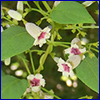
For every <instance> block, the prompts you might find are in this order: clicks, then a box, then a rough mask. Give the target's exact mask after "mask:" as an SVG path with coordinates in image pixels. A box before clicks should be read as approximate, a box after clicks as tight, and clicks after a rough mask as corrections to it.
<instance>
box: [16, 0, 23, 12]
mask: <svg viewBox="0 0 100 100" xmlns="http://www.w3.org/2000/svg"><path fill="white" fill-rule="evenodd" d="M17 11H18V12H20V13H21V14H22V13H23V1H18V2H17Z"/></svg>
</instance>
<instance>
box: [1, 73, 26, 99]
mask: <svg viewBox="0 0 100 100" xmlns="http://www.w3.org/2000/svg"><path fill="white" fill-rule="evenodd" d="M27 86H28V83H27V80H25V79H22V80H20V79H17V78H15V77H13V76H10V75H4V76H2V77H1V99H19V98H20V97H21V96H22V94H23V93H24V92H25V90H26V88H27Z"/></svg>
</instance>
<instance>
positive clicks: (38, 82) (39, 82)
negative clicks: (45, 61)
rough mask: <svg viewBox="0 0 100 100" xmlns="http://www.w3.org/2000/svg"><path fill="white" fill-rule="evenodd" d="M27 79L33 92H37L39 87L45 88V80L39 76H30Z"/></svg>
mask: <svg viewBox="0 0 100 100" xmlns="http://www.w3.org/2000/svg"><path fill="white" fill-rule="evenodd" d="M27 79H28V80H29V82H30V88H31V89H32V91H33V92H38V91H39V90H40V87H41V86H43V87H44V86H45V80H44V79H43V76H42V75H41V74H36V75H35V76H34V75H32V74H31V75H29V76H28V77H27Z"/></svg>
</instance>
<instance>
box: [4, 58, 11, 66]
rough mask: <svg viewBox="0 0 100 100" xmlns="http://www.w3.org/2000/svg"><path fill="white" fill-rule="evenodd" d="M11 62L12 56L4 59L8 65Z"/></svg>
mask: <svg viewBox="0 0 100 100" xmlns="http://www.w3.org/2000/svg"><path fill="white" fill-rule="evenodd" d="M10 62H11V58H8V59H5V60H4V64H5V65H7V66H8V65H9V64H10Z"/></svg>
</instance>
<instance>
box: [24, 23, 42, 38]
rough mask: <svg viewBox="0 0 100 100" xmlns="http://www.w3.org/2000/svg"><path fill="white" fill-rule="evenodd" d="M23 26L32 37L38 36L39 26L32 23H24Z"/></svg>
mask: <svg viewBox="0 0 100 100" xmlns="http://www.w3.org/2000/svg"><path fill="white" fill-rule="evenodd" d="M25 28H26V30H27V32H28V33H29V34H30V35H31V36H32V37H33V38H38V35H39V34H40V33H41V30H42V29H41V28H40V27H39V26H37V25H35V24H34V23H26V25H25Z"/></svg>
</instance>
